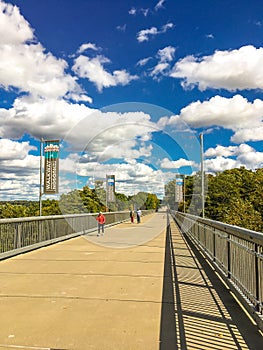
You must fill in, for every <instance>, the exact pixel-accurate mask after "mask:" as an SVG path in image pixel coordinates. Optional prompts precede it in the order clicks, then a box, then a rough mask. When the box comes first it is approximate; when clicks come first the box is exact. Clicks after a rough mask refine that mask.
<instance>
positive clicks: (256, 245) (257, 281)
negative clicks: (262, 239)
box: [255, 243, 260, 312]
mask: <svg viewBox="0 0 263 350" xmlns="http://www.w3.org/2000/svg"><path fill="white" fill-rule="evenodd" d="M257 254H258V244H257V243H255V284H256V285H255V288H256V291H255V297H256V300H257V302H258V303H257V305H256V311H258V312H259V311H260V305H259V295H260V294H259V288H260V286H259V267H258V259H259V257H258V256H257Z"/></svg>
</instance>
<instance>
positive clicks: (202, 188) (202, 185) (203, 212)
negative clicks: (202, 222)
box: [200, 133, 205, 218]
mask: <svg viewBox="0 0 263 350" xmlns="http://www.w3.org/2000/svg"><path fill="white" fill-rule="evenodd" d="M200 153H201V201H202V217H203V218H204V217H205V200H204V140H203V133H201V134H200Z"/></svg>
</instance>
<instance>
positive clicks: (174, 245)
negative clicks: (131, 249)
mask: <svg viewBox="0 0 263 350" xmlns="http://www.w3.org/2000/svg"><path fill="white" fill-rule="evenodd" d="M159 341H160V346H159V349H160V350H166V349H175V350H178V349H180V350H186V349H190V348H191V349H213V350H222V349H229V350H230V349H231V350H234V349H240V350H241V349H242V350H243V349H253V350H260V349H263V337H262V335H261V333H260V332H259V330H258V328H257V326H256V325H255V324H253V323H252V322H251V320H250V319H249V318H248V316H247V315H246V314H245V312H244V311H243V310H242V308H241V307H240V305H239V304H238V303H237V301H236V300H235V299H234V297H233V295H232V294H231V292H230V291H229V289H228V288H227V287H226V285H224V283H223V282H222V281H221V280H220V279H219V278H218V276H217V274H216V273H215V271H214V269H213V268H212V267H211V266H210V264H209V263H208V262H207V260H206V259H205V257H204V256H203V255H202V253H201V252H200V251H199V250H198V249H197V248H195V246H194V245H193V244H192V243H191V242H190V241H189V240H187V238H185V237H183V236H182V234H181V233H180V232H179V230H178V228H177V226H176V224H175V223H174V222H171V226H170V225H168V227H167V233H166V249H165V263H164V277H163V296H162V310H161V324H160V337H159Z"/></svg>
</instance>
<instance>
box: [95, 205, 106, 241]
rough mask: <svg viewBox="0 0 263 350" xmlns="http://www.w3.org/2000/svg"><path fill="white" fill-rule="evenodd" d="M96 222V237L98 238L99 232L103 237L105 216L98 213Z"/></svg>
mask: <svg viewBox="0 0 263 350" xmlns="http://www.w3.org/2000/svg"><path fill="white" fill-rule="evenodd" d="M96 220H97V221H98V234H97V236H100V230H101V232H102V236H103V235H104V225H105V221H106V219H105V216H104V215H103V214H102V212H101V211H100V212H99V215H98V216H97V217H96Z"/></svg>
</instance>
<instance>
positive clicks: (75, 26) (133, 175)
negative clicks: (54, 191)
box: [0, 0, 263, 200]
mask: <svg viewBox="0 0 263 350" xmlns="http://www.w3.org/2000/svg"><path fill="white" fill-rule="evenodd" d="M262 89H263V5H262V1H260V0H251V1H247V0H239V1H237V0H213V1H211V0H199V1H196V0H184V1H179V0H159V1H158V0H140V1H139V0H125V1H123V0H111V1H109V0H74V1H73V0H38V1H35V0H13V1H8V2H7V1H1V0H0V186H1V192H0V200H12V199H34V200H37V199H38V195H39V177H40V176H39V163H40V162H39V155H40V139H42V138H43V139H45V140H52V139H59V140H60V146H61V151H60V193H66V192H68V191H69V190H71V189H73V188H80V189H81V188H82V186H83V185H85V184H88V185H89V186H92V185H93V182H94V179H95V180H96V179H105V176H106V174H115V176H116V181H117V183H116V190H117V191H118V192H122V193H126V194H134V193H136V192H137V191H140V190H144V191H147V192H154V193H157V194H158V195H159V196H160V197H161V196H162V194H163V186H164V184H165V183H166V182H168V181H169V180H171V179H173V178H174V176H175V174H176V173H179V174H192V173H194V172H196V171H198V170H199V169H200V145H199V135H200V133H203V135H204V166H205V170H206V171H207V172H217V171H223V170H225V169H231V168H236V167H240V166H245V167H247V168H248V169H256V168H259V167H262V165H263V143H262V141H263V95H262Z"/></svg>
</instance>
